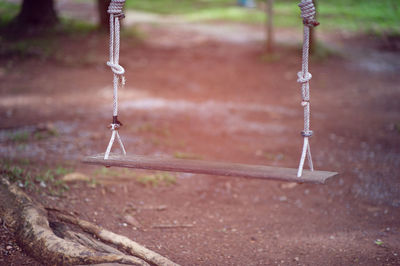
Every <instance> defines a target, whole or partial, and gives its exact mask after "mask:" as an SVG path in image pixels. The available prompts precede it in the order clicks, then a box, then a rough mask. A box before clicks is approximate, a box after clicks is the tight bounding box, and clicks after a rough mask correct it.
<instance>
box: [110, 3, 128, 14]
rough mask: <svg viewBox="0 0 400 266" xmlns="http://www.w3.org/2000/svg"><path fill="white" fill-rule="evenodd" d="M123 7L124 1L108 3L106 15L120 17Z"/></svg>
mask: <svg viewBox="0 0 400 266" xmlns="http://www.w3.org/2000/svg"><path fill="white" fill-rule="evenodd" d="M124 5H125V0H112V1H111V2H110V5H109V6H108V10H107V12H108V14H114V15H122V14H123V12H122V10H123V8H124Z"/></svg>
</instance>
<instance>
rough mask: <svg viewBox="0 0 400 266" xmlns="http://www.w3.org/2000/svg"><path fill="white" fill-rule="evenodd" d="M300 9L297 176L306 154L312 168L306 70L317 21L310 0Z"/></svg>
mask: <svg viewBox="0 0 400 266" xmlns="http://www.w3.org/2000/svg"><path fill="white" fill-rule="evenodd" d="M299 7H300V10H301V17H302V18H303V24H304V36H303V38H304V40H303V54H302V68H301V71H300V72H298V73H297V82H299V83H300V84H301V97H302V102H301V106H302V107H303V108H304V130H303V131H301V135H302V136H303V138H304V143H303V149H302V153H301V157H300V163H299V168H298V171H297V177H301V175H302V173H303V167H304V161H305V159H306V156H307V160H308V165H309V167H310V170H311V171H313V170H314V166H313V162H312V156H311V149H310V142H309V138H310V137H311V136H312V135H313V131H312V130H310V80H311V78H312V75H311V73H309V72H308V62H309V50H310V27H315V26H318V25H319V23H318V22H317V21H316V19H315V15H316V11H315V6H314V3H313V1H312V0H302V1H301V2H300V4H299Z"/></svg>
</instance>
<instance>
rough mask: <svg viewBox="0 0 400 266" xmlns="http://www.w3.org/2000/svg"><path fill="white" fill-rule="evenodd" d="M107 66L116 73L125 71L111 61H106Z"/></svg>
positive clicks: (119, 73) (121, 73) (120, 73)
mask: <svg viewBox="0 0 400 266" xmlns="http://www.w3.org/2000/svg"><path fill="white" fill-rule="evenodd" d="M107 66H109V67H110V68H111V70H112V72H113V73H114V74H116V75H123V74H124V73H125V69H124V68H123V67H122V66H121V65H119V64H114V63H113V62H110V61H108V62H107Z"/></svg>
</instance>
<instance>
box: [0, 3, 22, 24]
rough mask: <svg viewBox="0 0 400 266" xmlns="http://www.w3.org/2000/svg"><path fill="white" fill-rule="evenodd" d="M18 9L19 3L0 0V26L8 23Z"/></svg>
mask: <svg viewBox="0 0 400 266" xmlns="http://www.w3.org/2000/svg"><path fill="white" fill-rule="evenodd" d="M18 11H19V5H18V4H15V3H9V2H0V26H3V25H6V24H7V23H9V22H10V21H11V20H12V19H13V18H14V17H15V16H16V15H17V14H18Z"/></svg>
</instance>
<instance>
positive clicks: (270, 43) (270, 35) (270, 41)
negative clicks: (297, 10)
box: [265, 0, 274, 53]
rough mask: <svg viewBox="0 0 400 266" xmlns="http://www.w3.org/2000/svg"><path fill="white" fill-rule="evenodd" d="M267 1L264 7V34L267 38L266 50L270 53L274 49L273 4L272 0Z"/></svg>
mask: <svg viewBox="0 0 400 266" xmlns="http://www.w3.org/2000/svg"><path fill="white" fill-rule="evenodd" d="M266 1H267V3H266V4H267V8H266V15H267V20H266V25H265V28H266V34H267V40H266V50H267V53H271V52H272V50H273V49H274V32H273V14H274V13H273V5H274V0H266Z"/></svg>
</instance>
